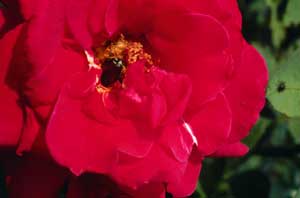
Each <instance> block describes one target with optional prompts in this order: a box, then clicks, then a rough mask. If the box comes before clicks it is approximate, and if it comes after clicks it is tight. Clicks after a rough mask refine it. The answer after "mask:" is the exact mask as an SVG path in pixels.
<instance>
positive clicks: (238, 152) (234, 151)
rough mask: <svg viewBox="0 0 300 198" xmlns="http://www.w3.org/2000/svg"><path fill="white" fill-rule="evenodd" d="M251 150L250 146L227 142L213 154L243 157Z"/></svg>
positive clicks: (216, 155) (215, 155)
mask: <svg viewBox="0 0 300 198" xmlns="http://www.w3.org/2000/svg"><path fill="white" fill-rule="evenodd" d="M248 151H249V148H248V147H247V146H246V145H244V144H242V143H240V142H236V143H233V144H226V145H224V146H222V147H220V148H219V149H218V150H217V151H216V152H215V153H213V154H212V156H213V157H241V156H243V155H245V154H246V153H247V152H248Z"/></svg>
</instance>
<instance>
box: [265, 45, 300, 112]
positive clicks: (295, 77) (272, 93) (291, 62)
mask: <svg viewBox="0 0 300 198" xmlns="http://www.w3.org/2000/svg"><path fill="white" fill-rule="evenodd" d="M299 57H300V48H298V49H297V50H294V51H293V52H290V53H288V54H287V57H285V58H284V59H283V61H282V62H281V64H280V68H279V69H278V70H277V71H276V72H275V73H274V75H273V76H272V77H271V80H270V82H269V87H268V92H267V97H268V99H269V101H270V102H271V104H272V105H273V107H274V108H275V109H276V110H277V111H279V112H281V113H284V114H285V115H287V116H289V117H300V68H299Z"/></svg>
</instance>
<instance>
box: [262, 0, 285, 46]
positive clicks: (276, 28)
mask: <svg viewBox="0 0 300 198" xmlns="http://www.w3.org/2000/svg"><path fill="white" fill-rule="evenodd" d="M266 2H267V5H268V6H269V7H270V9H271V21H270V28H271V30H272V42H273V45H274V46H275V47H276V48H279V47H280V45H281V43H282V42H283V40H284V39H285V36H286V32H285V27H284V25H283V22H282V21H280V20H279V17H278V12H277V10H278V6H279V5H280V2H281V1H279V0H267V1H266Z"/></svg>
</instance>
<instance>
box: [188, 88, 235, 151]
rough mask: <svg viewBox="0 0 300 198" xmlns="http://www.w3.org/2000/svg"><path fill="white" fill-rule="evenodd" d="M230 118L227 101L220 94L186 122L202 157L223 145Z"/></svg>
mask: <svg viewBox="0 0 300 198" xmlns="http://www.w3.org/2000/svg"><path fill="white" fill-rule="evenodd" d="M231 116H232V115H231V110H230V107H229V105H228V102H227V99H226V98H225V97H224V95H222V94H220V95H218V96H217V98H216V99H215V100H213V101H211V102H208V103H206V104H205V105H203V107H202V108H201V111H199V112H198V113H197V114H196V115H195V116H193V117H192V118H191V119H188V120H187V123H189V125H190V126H191V129H192V131H193V132H194V134H195V136H196V137H197V141H198V149H199V152H200V153H201V154H202V155H209V154H211V153H213V152H214V151H216V149H217V148H218V147H220V146H221V145H223V144H225V142H226V141H227V138H228V137H229V134H230V130H231V120H232V117H231Z"/></svg>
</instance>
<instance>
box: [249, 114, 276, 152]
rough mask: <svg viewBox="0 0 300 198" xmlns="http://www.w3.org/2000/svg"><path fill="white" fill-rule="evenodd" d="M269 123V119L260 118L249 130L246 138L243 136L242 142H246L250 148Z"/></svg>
mask: <svg viewBox="0 0 300 198" xmlns="http://www.w3.org/2000/svg"><path fill="white" fill-rule="evenodd" d="M270 123H271V121H270V120H269V119H266V118H261V119H260V120H259V121H258V122H257V124H256V125H255V126H254V127H253V129H252V130H251V133H250V135H249V136H248V137H247V138H245V139H244V140H243V142H244V143H245V144H247V146H249V147H250V148H253V147H254V146H255V145H256V143H257V141H258V140H259V139H260V138H261V136H262V135H263V134H264V132H265V131H266V128H267V127H268V126H269V124H270Z"/></svg>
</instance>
